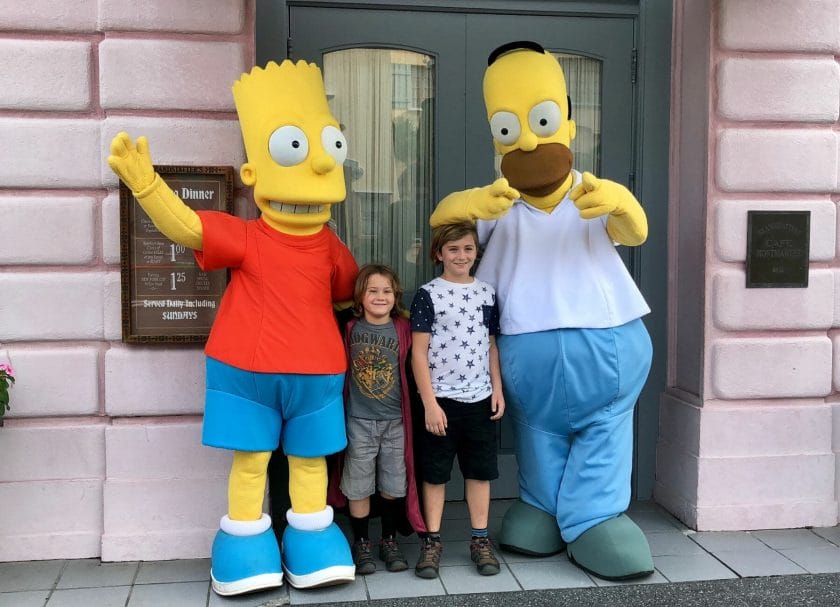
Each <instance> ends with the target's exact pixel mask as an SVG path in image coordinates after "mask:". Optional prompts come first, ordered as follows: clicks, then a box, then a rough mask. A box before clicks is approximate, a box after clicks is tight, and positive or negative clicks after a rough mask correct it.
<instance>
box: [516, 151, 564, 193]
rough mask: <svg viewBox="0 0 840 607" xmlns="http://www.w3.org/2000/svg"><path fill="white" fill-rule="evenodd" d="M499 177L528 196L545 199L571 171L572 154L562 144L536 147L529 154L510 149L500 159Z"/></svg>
mask: <svg viewBox="0 0 840 607" xmlns="http://www.w3.org/2000/svg"><path fill="white" fill-rule="evenodd" d="M501 168H502V175H504V176H505V177H506V178H507V180H508V183H510V185H511V187H514V188H516V189H517V190H519V191H520V192H522V193H523V194H527V195H528V196H536V197H542V196H548V195H549V194H551V193H552V192H553V191H555V190H556V189H557V188H559V187H560V186H561V185H563V182H564V181H565V180H566V177H568V176H569V173H570V172H571V170H572V151H571V150H570V149H569V148H568V147H567V146H565V145H563V144H562V143H546V144H543V145H539V146H537V147H536V149H535V150H533V151H531V152H523V151H522V150H514V151H512V152H508V153H507V154H505V155H504V157H503V158H502V167H501Z"/></svg>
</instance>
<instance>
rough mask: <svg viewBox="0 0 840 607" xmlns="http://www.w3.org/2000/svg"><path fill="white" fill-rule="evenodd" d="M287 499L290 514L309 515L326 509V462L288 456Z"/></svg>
mask: <svg viewBox="0 0 840 607" xmlns="http://www.w3.org/2000/svg"><path fill="white" fill-rule="evenodd" d="M289 497H290V498H291V501H292V512H296V513H298V514H310V513H313V512H321V511H322V510H324V508H326V507H327V460H326V458H323V457H296V456H294V455H290V456H289Z"/></svg>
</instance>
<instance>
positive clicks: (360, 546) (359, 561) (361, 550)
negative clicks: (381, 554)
mask: <svg viewBox="0 0 840 607" xmlns="http://www.w3.org/2000/svg"><path fill="white" fill-rule="evenodd" d="M350 552H351V553H352V554H353V564H354V565H356V573H358V574H359V575H369V574H371V573H373V572H374V571H376V561H374V560H373V554H372V553H371V551H370V540H358V541H356V542H353V545H352V546H351V547H350Z"/></svg>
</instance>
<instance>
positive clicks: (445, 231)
mask: <svg viewBox="0 0 840 607" xmlns="http://www.w3.org/2000/svg"><path fill="white" fill-rule="evenodd" d="M464 236H472V237H473V240H475V247H476V248H478V230H477V229H476V227H475V224H473V223H470V222H468V221H464V222H461V223H450V224H447V225H442V226H438V227H436V228H435V229H434V230H433V231H432V246H431V250H430V251H429V256H430V257H431V258H432V261H433V262H435V263H440V261H439V260H438V258H437V256H438V253H440V252H441V251H443V247H444V245H445V244H446V243H447V242H452V241H453V240H461V239H462V238H463V237H464Z"/></svg>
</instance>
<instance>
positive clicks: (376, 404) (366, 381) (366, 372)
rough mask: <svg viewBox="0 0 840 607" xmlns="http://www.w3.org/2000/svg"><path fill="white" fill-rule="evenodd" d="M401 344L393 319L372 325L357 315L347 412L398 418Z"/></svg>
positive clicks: (369, 417)
mask: <svg viewBox="0 0 840 607" xmlns="http://www.w3.org/2000/svg"><path fill="white" fill-rule="evenodd" d="M399 354H400V345H399V340H398V339H397V331H396V329H395V328H394V323H393V322H388V323H387V324H384V325H372V324H370V323H369V322H367V321H366V320H365V319H364V318H360V319H359V320H358V322H356V324H355V326H354V327H353V331H352V333H351V334H350V369H349V373H350V391H349V402H348V403H347V412H348V414H349V415H351V416H353V417H360V418H362V419H397V418H400V417H402V410H401V407H400V395H401V393H402V392H401V385H400V369H399V360H400V358H399Z"/></svg>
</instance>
